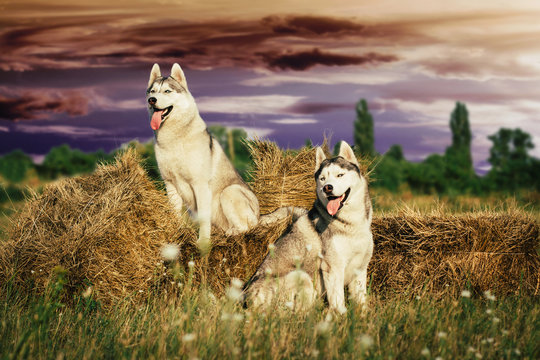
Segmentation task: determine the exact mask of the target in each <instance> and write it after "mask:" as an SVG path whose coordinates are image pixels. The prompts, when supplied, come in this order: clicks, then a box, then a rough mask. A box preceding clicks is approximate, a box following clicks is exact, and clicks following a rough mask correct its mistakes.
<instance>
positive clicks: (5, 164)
mask: <svg viewBox="0 0 540 360" xmlns="http://www.w3.org/2000/svg"><path fill="white" fill-rule="evenodd" d="M33 166H34V163H33V162H32V159H30V157H29V156H28V155H26V154H25V153H24V152H22V151H21V150H15V151H12V152H10V153H8V154H6V155H4V156H3V157H1V158H0V174H2V176H3V177H4V179H6V180H8V181H10V182H12V183H17V182H21V181H22V180H24V177H25V176H26V172H27V171H28V170H29V169H30V168H32V167H33Z"/></svg>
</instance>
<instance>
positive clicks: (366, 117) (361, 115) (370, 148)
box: [354, 99, 376, 157]
mask: <svg viewBox="0 0 540 360" xmlns="http://www.w3.org/2000/svg"><path fill="white" fill-rule="evenodd" d="M373 129H374V128H373V116H371V113H370V112H369V110H368V105H367V101H366V100H365V99H361V100H360V101H359V102H358V103H357V104H356V120H355V121H354V145H355V150H356V151H357V152H358V154H359V155H367V156H370V157H375V155H376V153H375V137H374V130H373Z"/></svg>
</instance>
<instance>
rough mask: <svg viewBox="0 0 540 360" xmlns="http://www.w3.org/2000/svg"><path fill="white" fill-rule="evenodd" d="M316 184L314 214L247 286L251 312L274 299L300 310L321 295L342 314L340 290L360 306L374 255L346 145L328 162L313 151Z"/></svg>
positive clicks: (367, 213)
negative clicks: (299, 307)
mask: <svg viewBox="0 0 540 360" xmlns="http://www.w3.org/2000/svg"><path fill="white" fill-rule="evenodd" d="M315 180H316V184H317V200H316V201H315V204H314V205H313V208H312V209H311V210H310V211H309V212H308V213H306V214H305V215H303V216H301V217H299V218H298V220H296V222H295V223H294V224H293V225H292V227H291V229H290V231H289V232H288V233H286V234H284V235H283V236H282V237H281V238H280V239H279V240H277V242H276V243H275V247H274V249H273V250H271V251H270V253H269V254H268V255H267V256H266V258H265V259H264V261H263V263H262V264H261V265H260V266H259V268H258V269H257V271H256V272H255V274H254V275H253V276H252V278H251V279H250V280H249V281H248V283H247V285H246V298H247V301H248V302H251V303H252V304H253V305H255V306H258V305H263V304H269V303H270V302H271V301H272V300H273V299H280V300H284V301H293V302H296V303H297V304H298V306H304V305H306V304H307V305H309V304H311V303H312V302H313V300H315V298H316V296H317V295H322V294H324V293H326V296H327V299H328V303H329V305H330V308H332V309H335V310H337V311H339V312H344V311H345V293H344V291H345V290H344V289H345V286H348V288H349V296H350V298H351V299H352V300H354V301H356V302H357V303H359V304H362V305H363V304H364V303H365V298H366V281H367V267H368V263H369V261H370V259H371V255H372V252H373V239H372V235H371V217H372V214H371V213H372V210H371V200H370V197H369V194H368V184H367V181H366V179H365V178H364V177H363V176H362V174H361V172H360V168H359V165H358V162H357V160H356V157H355V155H354V153H353V151H352V149H351V147H350V146H349V145H348V144H347V143H345V142H342V143H341V148H340V152H339V156H337V157H335V158H331V159H327V158H326V156H325V155H324V152H323V151H322V149H321V148H317V155H316V168H315ZM302 298H303V299H302ZM300 300H303V301H304V303H303V304H300V303H299V302H300ZM306 300H307V303H306V302H305V301H306ZM295 306H296V305H295Z"/></svg>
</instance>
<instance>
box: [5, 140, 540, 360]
mask: <svg viewBox="0 0 540 360" xmlns="http://www.w3.org/2000/svg"><path fill="white" fill-rule="evenodd" d="M251 147H252V154H253V158H254V160H255V165H256V167H255V170H254V172H253V180H252V182H251V186H252V187H253V189H254V191H255V193H256V194H257V196H258V198H259V199H260V201H261V212H262V213H267V212H270V211H272V210H273V209H275V208H277V207H280V206H303V207H309V206H311V203H312V201H313V197H314V194H313V188H312V186H313V185H310V183H311V184H312V181H313V180H312V171H313V166H314V165H313V164H314V160H313V150H312V149H303V150H301V151H300V152H286V153H283V152H282V151H281V150H280V149H279V148H277V146H276V145H275V144H272V143H268V142H262V141H259V142H254V143H252V144H251ZM384 196H387V195H384ZM377 201H381V199H379V200H378V199H377V195H375V203H377ZM384 201H387V198H384ZM417 205H418V204H413V205H412V206H406V205H403V204H401V205H397V206H396V208H395V209H392V210H391V211H384V212H383V211H380V210H379V211H377V209H376V212H375V215H376V216H375V218H374V222H373V231H374V238H375V243H376V248H375V254H374V258H373V260H372V263H371V264H370V268H369V276H370V295H371V296H370V299H371V300H370V306H369V309H368V310H367V312H362V311H361V310H360V309H356V308H354V307H350V308H349V309H348V312H347V314H346V315H344V316H342V317H336V315H335V314H329V313H328V311H327V310H326V308H325V307H324V304H323V303H322V302H321V303H319V305H318V306H317V307H316V308H314V309H313V310H311V311H310V312H308V313H305V314H291V313H290V311H289V310H288V309H287V307H286V304H285V306H283V305H281V306H278V307H275V308H273V309H271V310H269V311H267V312H260V313H259V312H253V311H251V310H249V309H248V310H245V309H242V308H240V307H239V306H238V305H237V304H235V303H234V301H233V300H234V299H231V297H234V296H232V295H234V294H235V291H237V289H234V287H231V279H233V278H238V279H241V280H246V279H247V278H248V277H249V276H250V275H251V273H252V272H253V271H254V270H255V268H256V267H257V265H258V264H259V263H260V261H261V260H262V258H263V257H264V256H265V254H266V251H267V246H268V244H269V243H271V242H273V241H275V240H277V238H278V237H279V236H280V234H281V233H283V231H285V229H286V228H287V226H288V225H289V220H286V221H283V222H281V223H278V224H275V225H273V226H271V227H257V228H255V229H253V230H252V231H250V232H248V233H247V234H243V235H240V236H236V237H229V238H228V237H226V236H225V235H224V234H222V233H219V232H214V233H213V241H214V247H213V249H212V251H211V253H210V254H209V256H208V257H205V258H200V256H199V253H198V251H197V248H196V246H195V243H194V241H195V239H196V233H197V231H196V227H195V226H194V225H193V223H192V222H191V221H190V220H189V219H188V218H187V217H183V218H180V219H178V218H176V217H174V216H171V215H172V214H171V212H172V210H171V209H170V207H169V205H168V202H167V200H166V197H165V195H164V193H162V192H161V191H159V190H157V189H156V188H155V186H154V184H152V182H151V181H150V180H149V179H148V178H147V177H146V175H145V172H144V169H142V168H141V167H140V165H139V160H138V158H137V155H136V154H135V153H134V152H127V153H125V154H124V155H122V156H121V157H119V158H118V160H117V162H116V163H114V164H110V165H106V166H101V167H99V168H98V169H97V170H96V172H95V173H93V174H90V175H87V176H83V177H77V178H73V179H64V180H61V181H59V182H57V183H54V184H50V185H48V186H46V187H45V189H44V191H43V193H42V194H35V195H34V196H33V197H32V198H31V199H30V200H29V201H28V202H27V204H26V206H25V208H24V209H23V210H22V212H21V213H20V214H19V216H18V217H17V218H15V220H14V226H12V227H11V228H10V229H9V230H8V231H7V235H8V240H7V241H5V242H4V243H2V244H1V247H0V289H1V293H0V301H1V302H2V303H1V305H2V308H1V309H0V313H1V314H0V316H1V317H2V319H3V320H2V323H1V331H0V335H2V340H0V348H1V349H3V350H1V351H0V355H1V356H2V357H8V356H9V357H20V356H23V355H24V356H23V357H25V356H30V357H32V358H51V357H61V356H66V357H68V358H72V357H76V358H80V357H86V358H103V357H114V358H123V357H130V358H149V357H154V358H204V359H206V358H260V357H264V358H309V357H315V358H338V357H342V356H344V357H346V358H364V357H365V358H388V357H391V358H394V357H402V358H420V357H426V358H431V357H433V358H436V357H437V356H441V357H443V358H471V359H472V358H480V356H482V357H484V358H491V357H496V358H522V357H523V358H538V356H537V355H538V348H537V347H536V346H535V345H534V344H537V343H538V340H539V339H538V331H537V329H536V327H537V326H536V325H535V324H537V323H538V320H539V312H540V310H539V306H538V295H539V275H540V274H539V261H538V259H539V257H538V223H537V220H536V217H535V215H534V214H531V213H530V212H527V211H524V210H522V209H519V208H517V207H516V206H507V205H505V206H501V207H499V208H495V209H483V210H481V211H474V212H452V211H449V210H448V209H445V205H444V204H441V203H439V204H436V205H434V206H431V205H430V206H429V209H426V207H424V208H423V210H422V211H420V210H418V209H417V208H416V207H417ZM170 243H173V244H177V245H178V246H179V248H180V255H179V257H178V260H177V261H176V262H174V263H173V264H169V265H167V264H165V263H164V262H163V261H162V258H161V254H160V250H161V248H162V246H163V245H165V244H170ZM276 306H277V305H276Z"/></svg>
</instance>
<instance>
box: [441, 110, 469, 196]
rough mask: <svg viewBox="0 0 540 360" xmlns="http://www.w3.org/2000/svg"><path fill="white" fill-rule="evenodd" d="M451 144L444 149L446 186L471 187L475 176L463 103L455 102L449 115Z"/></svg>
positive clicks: (461, 189) (466, 112)
mask: <svg viewBox="0 0 540 360" xmlns="http://www.w3.org/2000/svg"><path fill="white" fill-rule="evenodd" d="M450 130H451V131H452V145H450V146H449V147H448V148H447V149H446V153H445V160H446V164H445V166H444V169H445V173H446V177H447V180H448V181H447V182H448V186H449V187H451V188H453V189H455V190H458V191H464V190H467V189H470V188H471V186H472V185H471V184H472V183H473V182H474V180H475V178H476V174H475V173H474V168H473V162H472V156H471V138H472V135H471V128H470V125H469V112H468V111H467V107H466V106H465V104H463V103H460V102H457V103H456V107H455V108H454V110H453V111H452V114H451V115H450Z"/></svg>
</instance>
